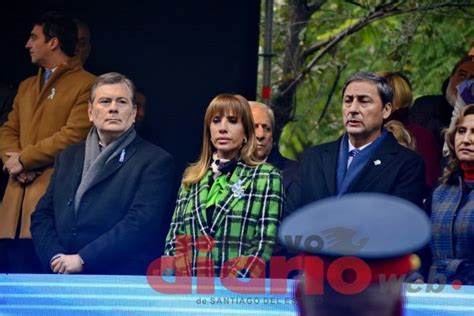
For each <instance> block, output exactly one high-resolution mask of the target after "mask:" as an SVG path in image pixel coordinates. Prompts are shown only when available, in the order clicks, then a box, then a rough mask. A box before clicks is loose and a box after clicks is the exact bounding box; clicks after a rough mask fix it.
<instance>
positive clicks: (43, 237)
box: [31, 136, 174, 274]
mask: <svg viewBox="0 0 474 316" xmlns="http://www.w3.org/2000/svg"><path fill="white" fill-rule="evenodd" d="M125 152H126V155H125V157H124V159H123V162H120V158H119V157H117V158H116V159H114V160H112V161H110V162H109V163H108V164H107V165H106V166H105V167H104V169H103V170H102V171H101V172H100V173H99V174H98V175H97V177H96V179H95V181H94V184H93V185H92V187H91V188H90V189H89V190H87V191H86V192H85V194H84V196H83V197H82V200H81V204H80V206H79V209H78V210H77V212H76V213H75V212H74V196H75V192H76V190H77V188H78V186H79V183H80V180H81V176H82V168H83V165H84V154H85V145H84V143H82V144H77V145H72V146H70V147H69V148H67V149H66V150H64V151H63V152H61V153H60V154H59V155H58V157H56V160H55V166H54V169H55V172H54V174H53V176H52V178H51V182H50V184H49V186H48V189H47V191H46V193H45V195H44V196H43V197H42V198H41V200H40V201H39V203H38V205H37V207H36V210H35V212H34V213H33V214H32V217H31V233H32V236H33V242H34V244H35V248H36V251H37V253H38V255H39V257H40V259H41V262H42V263H43V264H44V265H45V267H48V271H50V270H49V263H50V260H51V258H52V257H53V256H54V255H56V254H59V253H64V254H79V255H80V256H81V258H82V259H83V260H84V262H85V264H84V270H83V273H86V274H145V273H146V269H147V266H148V264H149V262H150V261H151V260H153V259H154V258H156V257H157V256H158V255H161V250H162V245H163V244H164V238H165V234H166V232H167V230H168V227H169V222H170V218H171V213H172V212H171V211H172V208H170V201H171V200H172V199H171V198H172V197H171V192H172V188H173V178H174V163H173V158H172V157H171V156H170V155H169V154H168V153H167V152H166V151H164V150H163V149H161V148H159V147H157V146H155V145H152V144H151V143H148V142H147V141H144V140H142V139H141V138H140V137H138V136H137V137H136V138H135V140H134V141H133V142H132V143H131V144H130V145H128V147H127V148H126V150H125ZM75 214H77V215H75Z"/></svg>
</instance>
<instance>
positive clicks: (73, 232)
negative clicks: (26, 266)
mask: <svg viewBox="0 0 474 316" xmlns="http://www.w3.org/2000/svg"><path fill="white" fill-rule="evenodd" d="M72 235H73V236H77V230H76V229H75V228H73V229H72Z"/></svg>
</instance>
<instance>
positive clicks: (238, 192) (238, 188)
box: [229, 180, 244, 199]
mask: <svg viewBox="0 0 474 316" xmlns="http://www.w3.org/2000/svg"><path fill="white" fill-rule="evenodd" d="M242 183H244V181H243V180H239V181H237V183H234V184H232V185H229V186H230V189H231V190H232V193H234V197H236V198H239V199H240V198H242V197H243V196H244V188H242Z"/></svg>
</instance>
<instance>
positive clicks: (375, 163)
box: [374, 159, 382, 166]
mask: <svg viewBox="0 0 474 316" xmlns="http://www.w3.org/2000/svg"><path fill="white" fill-rule="evenodd" d="M381 164H382V162H381V161H380V160H378V159H377V160H374V166H378V165H381Z"/></svg>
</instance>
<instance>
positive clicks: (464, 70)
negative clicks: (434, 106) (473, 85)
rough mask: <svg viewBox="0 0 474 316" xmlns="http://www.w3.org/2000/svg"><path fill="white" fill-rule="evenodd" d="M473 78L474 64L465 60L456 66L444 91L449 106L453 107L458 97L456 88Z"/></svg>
mask: <svg viewBox="0 0 474 316" xmlns="http://www.w3.org/2000/svg"><path fill="white" fill-rule="evenodd" d="M471 78H474V62H473V61H472V60H467V61H465V62H463V63H462V64H461V65H459V66H458V68H457V69H456V71H455V72H454V74H453V75H452V76H451V78H450V79H449V85H448V89H447V90H446V99H447V100H448V102H449V104H451V105H452V106H454V105H455V104H456V99H457V96H458V91H457V90H456V87H457V85H458V84H460V83H461V82H463V81H466V80H468V79H471Z"/></svg>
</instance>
